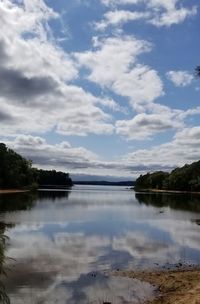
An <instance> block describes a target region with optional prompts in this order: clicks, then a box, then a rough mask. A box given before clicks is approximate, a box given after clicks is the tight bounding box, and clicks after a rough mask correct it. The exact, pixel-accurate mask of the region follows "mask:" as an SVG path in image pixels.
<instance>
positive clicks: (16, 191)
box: [0, 189, 30, 194]
mask: <svg viewBox="0 0 200 304" xmlns="http://www.w3.org/2000/svg"><path fill="white" fill-rule="evenodd" d="M29 191H30V190H22V189H0V194H12V193H25V192H29Z"/></svg>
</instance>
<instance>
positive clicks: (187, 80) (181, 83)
mask: <svg viewBox="0 0 200 304" xmlns="http://www.w3.org/2000/svg"><path fill="white" fill-rule="evenodd" d="M166 76H167V78H168V79H169V80H171V81H172V82H173V84H174V85H175V86H176V87H185V86H187V85H190V84H191V82H192V80H193V79H194V76H193V75H192V74H191V73H189V72H187V71H169V72H167V74H166Z"/></svg>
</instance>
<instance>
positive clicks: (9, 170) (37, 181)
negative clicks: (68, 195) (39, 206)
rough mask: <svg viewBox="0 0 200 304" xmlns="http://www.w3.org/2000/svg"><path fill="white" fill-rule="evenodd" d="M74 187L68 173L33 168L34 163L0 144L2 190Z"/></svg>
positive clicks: (0, 181) (0, 182) (0, 184)
mask: <svg viewBox="0 0 200 304" xmlns="http://www.w3.org/2000/svg"><path fill="white" fill-rule="evenodd" d="M33 185H34V187H37V186H40V185H56V186H57V185H60V186H72V180H71V178H70V177H69V174H68V173H64V172H57V171H55V170H41V169H37V168H32V162H31V161H30V160H27V159H25V158H24V157H22V156H21V155H19V154H18V153H16V152H15V151H13V150H12V149H9V148H8V147H6V145H5V144H4V143H0V188H22V187H32V186H33Z"/></svg>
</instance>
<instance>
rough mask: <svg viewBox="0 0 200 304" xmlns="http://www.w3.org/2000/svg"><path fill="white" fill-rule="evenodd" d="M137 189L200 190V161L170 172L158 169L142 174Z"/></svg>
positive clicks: (136, 184)
mask: <svg viewBox="0 0 200 304" xmlns="http://www.w3.org/2000/svg"><path fill="white" fill-rule="evenodd" d="M135 189H136V190H137V189H161V190H162V189H163V190H177V191H178V190H181V191H200V161H198V162H195V163H192V164H191V165H185V166H183V167H181V168H176V169H174V170H173V171H172V172H171V173H170V174H169V173H166V172H162V171H158V172H154V173H147V174H145V175H140V177H139V178H138V179H137V180H136V182H135Z"/></svg>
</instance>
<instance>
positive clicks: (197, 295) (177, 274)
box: [113, 268, 200, 304]
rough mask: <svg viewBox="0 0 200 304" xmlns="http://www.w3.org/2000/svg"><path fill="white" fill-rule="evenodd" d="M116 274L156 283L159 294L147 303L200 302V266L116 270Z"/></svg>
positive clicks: (179, 303) (178, 303) (184, 303)
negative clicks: (136, 270)
mask: <svg viewBox="0 0 200 304" xmlns="http://www.w3.org/2000/svg"><path fill="white" fill-rule="evenodd" d="M113 275H114V276H121V277H128V278H134V279H139V280H141V281H144V282H148V283H150V284H152V285H155V286H156V288H157V292H158V293H157V296H156V297H155V298H154V299H153V300H150V301H147V302H145V304H174V303H176V304H186V303H190V304H200V268H195V269H192V270H191V269H184V270H167V271H149V272H146V271H144V272H134V271H116V272H114V273H113Z"/></svg>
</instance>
